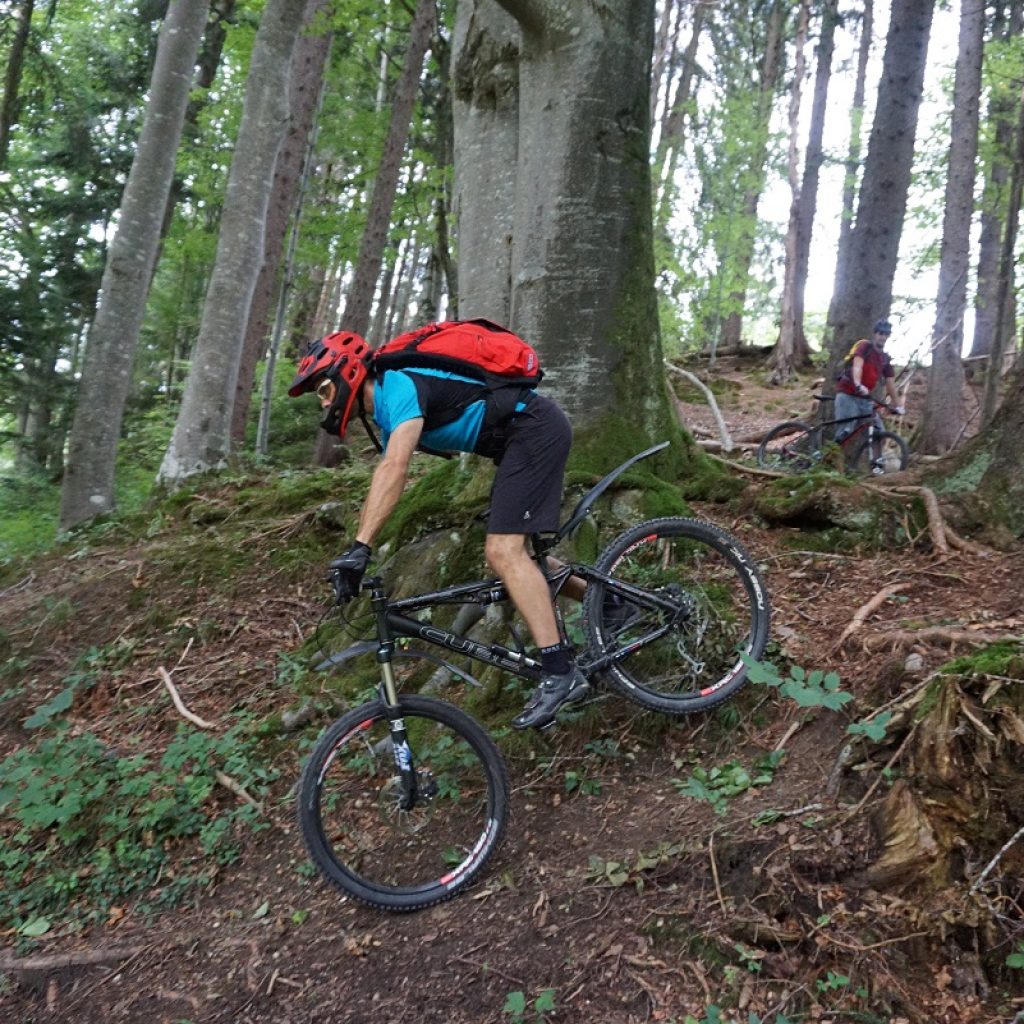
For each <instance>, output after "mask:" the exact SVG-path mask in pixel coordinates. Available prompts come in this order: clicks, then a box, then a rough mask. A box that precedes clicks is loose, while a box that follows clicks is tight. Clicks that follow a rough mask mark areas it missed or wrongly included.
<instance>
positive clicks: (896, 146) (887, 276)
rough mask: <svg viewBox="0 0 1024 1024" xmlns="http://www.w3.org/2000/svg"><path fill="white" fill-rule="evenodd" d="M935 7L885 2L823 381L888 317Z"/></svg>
mask: <svg viewBox="0 0 1024 1024" xmlns="http://www.w3.org/2000/svg"><path fill="white" fill-rule="evenodd" d="M934 8H935V0H893V3H892V7H891V15H890V18H891V20H890V22H889V32H888V35H887V37H886V43H885V57H884V60H883V72H882V79H881V82H880V84H879V87H878V103H877V106H876V108H875V119H874V123H873V124H872V127H871V139H870V141H869V143H868V155H867V161H866V163H865V165H864V177H863V180H862V183H861V187H860V201H859V202H858V204H857V220H856V223H855V225H854V228H853V235H852V238H851V241H850V253H849V263H848V265H847V266H846V267H845V270H844V275H843V277H842V279H840V280H838V281H837V287H838V290H839V291H840V293H841V298H839V299H838V300H837V301H836V314H835V333H834V339H833V344H832V358H831V361H830V364H829V371H830V372H829V379H831V378H832V377H834V375H835V369H836V367H837V366H838V364H839V362H840V361H841V359H842V357H843V355H844V354H845V353H846V352H847V351H848V350H849V348H850V345H851V344H853V342H855V341H856V340H857V339H858V338H865V337H867V336H868V335H869V334H870V331H871V324H872V322H873V321H874V320H876V319H877V318H878V317H880V316H885V315H887V314H888V312H889V305H890V303H891V301H892V282H893V277H894V275H895V273H896V261H897V258H898V256H899V246H900V238H901V237H902V234H903V221H904V218H905V215H906V210H907V193H908V190H909V188H910V178H911V171H912V168H913V161H914V141H915V139H916V137H917V115H918V110H919V108H920V106H921V96H922V93H923V86H924V68H925V61H926V58H927V56H928V39H929V35H930V33H931V25H932V14H933V12H934Z"/></svg>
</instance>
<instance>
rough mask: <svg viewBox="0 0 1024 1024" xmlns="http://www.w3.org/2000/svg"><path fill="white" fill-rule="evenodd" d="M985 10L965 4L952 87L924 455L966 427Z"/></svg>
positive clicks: (973, 1) (967, 0)
mask: <svg viewBox="0 0 1024 1024" xmlns="http://www.w3.org/2000/svg"><path fill="white" fill-rule="evenodd" d="M984 32H985V7H984V5H983V4H981V3H978V0H961V4H960V42H959V52H958V55H957V61H956V79H955V82H954V85H953V114H952V121H951V127H950V132H951V139H950V146H949V166H948V170H947V173H946V202H945V207H944V211H943V221H942V253H941V259H940V263H939V293H938V298H937V299H936V308H937V311H938V312H937V315H936V318H935V329H934V331H933V333H932V364H931V369H930V371H929V374H928V394H927V397H926V399H925V408H924V418H923V420H922V423H921V433H920V437H919V438H918V441H917V447H918V450H919V451H921V452H923V453H930V454H941V453H943V452H947V451H949V450H950V449H951V448H952V447H953V446H954V445H955V444H956V443H957V442H958V441H959V440H960V437H961V435H962V433H963V429H964V425H965V423H966V422H967V405H966V402H965V401H964V369H963V362H962V358H961V357H962V354H963V344H964V311H965V310H966V309H967V272H968V269H969V266H968V264H969V261H970V255H971V253H970V235H971V219H972V217H973V215H974V177H975V160H976V158H977V155H978V106H979V104H980V102H981V51H982V40H983V38H984Z"/></svg>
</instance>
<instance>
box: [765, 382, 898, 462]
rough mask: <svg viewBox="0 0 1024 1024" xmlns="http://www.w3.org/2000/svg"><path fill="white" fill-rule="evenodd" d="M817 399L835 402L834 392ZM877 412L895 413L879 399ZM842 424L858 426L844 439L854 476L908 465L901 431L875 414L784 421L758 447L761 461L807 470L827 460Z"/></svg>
mask: <svg viewBox="0 0 1024 1024" xmlns="http://www.w3.org/2000/svg"><path fill="white" fill-rule="evenodd" d="M814 398H815V400H816V401H819V402H831V401H833V398H832V396H831V395H815V396H814ZM874 405H875V411H876V413H877V412H892V411H893V409H892V407H891V406H888V405H885V404H883V403H882V402H875V403H874ZM841 423H851V424H853V423H856V424H857V426H856V427H854V429H853V430H852V431H851V432H850V433H849V434H847V435H846V437H844V438H843V439H842V440H841V441H840V442H839V447H840V448H841V449H842V452H843V459H844V463H845V468H846V472H847V473H849V474H850V475H851V476H872V475H874V476H881V475H883V474H885V473H897V472H899V471H900V470H901V469H906V468H907V459H908V458H909V455H910V452H909V450H908V448H907V442H906V441H904V440H903V438H902V437H900V436H899V434H894V433H892V432H891V431H888V430H880V429H879V428H878V426H877V424H876V423H875V417H874V416H870V417H868V418H867V419H864V418H863V417H860V416H848V417H845V418H843V419H830V420H829V419H827V420H823V421H822V422H821V423H816V424H813V425H812V424H809V423H804V422H802V421H801V420H790V421H788V422H786V423H780V424H779V425H778V426H776V427H772V429H771V430H769V431H768V433H767V434H766V435H765V437H764V440H762V441H761V444H760V445H759V446H758V449H757V464H758V465H759V466H760V467H761V468H762V469H777V470H781V471H783V472H785V473H807V472H810V470H812V469H815V468H816V467H817V466H820V465H821V464H822V462H823V461H824V459H825V445H826V444H827V443H828V442H830V441H831V440H832V436H833V431H834V428H835V427H837V426H838V425H839V424H841Z"/></svg>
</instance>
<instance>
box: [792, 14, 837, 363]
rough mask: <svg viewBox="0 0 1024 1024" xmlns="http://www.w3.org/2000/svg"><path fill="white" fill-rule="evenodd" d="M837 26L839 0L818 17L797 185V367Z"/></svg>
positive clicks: (806, 348)
mask: <svg viewBox="0 0 1024 1024" xmlns="http://www.w3.org/2000/svg"><path fill="white" fill-rule="evenodd" d="M838 22H839V0H825V3H824V6H823V8H822V13H821V35H820V37H819V39H818V52H817V66H816V68H815V72H814V100H813V102H812V104H811V123H810V128H809V131H808V137H807V152H806V154H805V156H804V174H803V180H802V181H801V183H800V202H799V204H798V207H797V222H796V253H795V268H794V272H793V332H794V338H793V355H794V361H795V362H796V363H798V364H799V363H804V362H806V361H807V360H808V359H809V358H810V351H811V347H810V345H809V344H808V341H807V334H806V333H805V331H804V309H805V295H806V291H807V275H808V272H809V268H810V257H811V236H812V234H813V231H814V218H815V215H816V213H817V208H818V175H819V172H820V170H821V164H822V161H823V159H824V151H823V141H822V140H823V136H824V129H825V112H826V109H827V104H828V90H829V83H830V81H831V78H832V55H833V52H834V50H835V35H836V25H837V24H838Z"/></svg>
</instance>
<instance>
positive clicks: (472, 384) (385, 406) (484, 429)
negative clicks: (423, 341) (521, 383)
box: [373, 367, 529, 455]
mask: <svg viewBox="0 0 1024 1024" xmlns="http://www.w3.org/2000/svg"><path fill="white" fill-rule="evenodd" d="M526 394H527V395H528V394H529V392H527V393H526ZM519 397H520V399H522V398H525V397H526V395H520V396H519ZM491 401H493V397H492V398H491ZM487 403H488V390H487V388H486V387H485V386H484V385H482V384H481V383H480V382H479V381H475V380H472V379H471V378H469V377H462V376H459V375H458V374H455V373H448V372H446V371H444V370H433V369H425V368H420V367H416V368H407V369H402V370H387V371H386V372H385V373H383V374H382V375H381V377H380V378H379V379H378V380H377V383H376V387H375V390H374V409H373V418H374V420H375V421H376V423H377V425H378V426H379V427H380V429H381V444H382V445H383V447H384V450H385V451H386V450H387V446H388V439H389V438H390V436H391V434H392V433H393V432H394V431H395V429H396V428H397V427H398V426H400V425H401V424H402V423H405V422H407V421H408V420H412V419H418V418H420V417H422V418H423V421H424V423H423V434H422V436H421V438H420V444H421V446H422V447H424V448H430V449H432V450H434V451H438V452H453V451H454V452H477V453H478V454H485V455H493V454H494V452H493V451H492V450H491V449H492V445H491V442H490V439H489V438H488V437H484V436H482V434H489V424H488V425H485V422H484V421H485V417H486V414H487V408H488V406H487ZM523 407H524V401H522V400H519V401H517V402H516V404H515V409H516V410H518V409H522V408H523Z"/></svg>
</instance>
